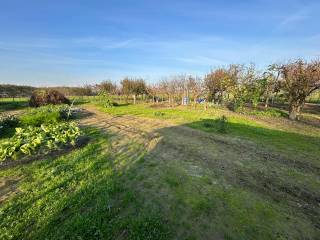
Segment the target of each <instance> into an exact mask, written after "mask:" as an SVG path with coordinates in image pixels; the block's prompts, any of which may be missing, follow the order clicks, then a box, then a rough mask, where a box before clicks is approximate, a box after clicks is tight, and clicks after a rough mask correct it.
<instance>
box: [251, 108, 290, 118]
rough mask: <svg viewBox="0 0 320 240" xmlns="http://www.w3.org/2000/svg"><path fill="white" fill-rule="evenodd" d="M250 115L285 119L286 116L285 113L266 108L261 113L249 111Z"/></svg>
mask: <svg viewBox="0 0 320 240" xmlns="http://www.w3.org/2000/svg"><path fill="white" fill-rule="evenodd" d="M250 114H253V115H257V116H267V117H287V114H286V113H285V112H283V111H281V110H279V109H275V108H268V109H265V110H263V111H259V110H254V111H251V112H250Z"/></svg>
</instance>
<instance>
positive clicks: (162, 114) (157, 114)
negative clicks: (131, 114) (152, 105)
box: [154, 111, 165, 117]
mask: <svg viewBox="0 0 320 240" xmlns="http://www.w3.org/2000/svg"><path fill="white" fill-rule="evenodd" d="M154 115H155V116H157V117H161V116H164V115H165V113H164V112H159V111H157V112H154Z"/></svg>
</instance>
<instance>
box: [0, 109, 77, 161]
mask: <svg viewBox="0 0 320 240" xmlns="http://www.w3.org/2000/svg"><path fill="white" fill-rule="evenodd" d="M72 118H73V114H72V111H71V108H70V107H69V106H67V105H59V106H54V105H48V106H42V107H39V108H30V109H28V110H26V111H25V113H23V114H22V115H20V116H18V117H16V116H13V115H3V116H1V118H0V138H1V145H0V162H1V161H4V160H13V159H17V158H19V157H22V156H25V155H33V154H38V153H48V152H50V151H52V150H56V149H60V148H63V147H64V146H66V145H69V144H71V145H75V143H76V140H77V138H78V137H79V136H80V129H79V127H78V126H77V124H76V122H74V121H71V120H72Z"/></svg>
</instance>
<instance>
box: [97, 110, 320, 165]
mask: <svg viewBox="0 0 320 240" xmlns="http://www.w3.org/2000/svg"><path fill="white" fill-rule="evenodd" d="M98 108H99V110H101V111H104V112H107V113H109V114H113V115H117V116H122V115H134V116H140V117H148V118H155V119H159V120H161V119H163V120H169V121H172V122H174V123H178V124H186V125H187V126H189V127H192V128H195V129H199V130H202V131H206V132H212V133H217V132H219V129H220V128H219V127H218V125H219V123H217V122H216V121H217V119H219V118H221V117H222V116H226V117H227V125H226V128H227V129H228V130H227V134H228V135H229V136H233V137H238V138H242V139H247V140H250V141H254V142H255V143H258V144H261V145H264V146H265V147H266V148H269V149H270V151H271V150H277V151H282V152H283V153H286V154H288V155H291V156H299V157H306V156H307V157H311V158H313V159H314V160H316V161H319V156H320V148H319V147H318V146H319V145H320V128H318V127H314V126H309V125H307V124H303V123H292V122H291V121H289V120H287V119H285V118H282V117H267V116H250V115H244V114H239V113H234V112H231V111H228V110H227V109H223V108H211V109H208V110H207V111H204V110H203V109H202V108H198V109H194V108H183V107H178V108H156V109H155V108H152V107H150V105H120V106H117V107H113V108H102V107H98ZM214 122H216V123H214ZM211 123H213V124H211ZM208 125H210V126H208Z"/></svg>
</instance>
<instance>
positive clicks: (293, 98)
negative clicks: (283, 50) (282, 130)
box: [278, 59, 320, 120]
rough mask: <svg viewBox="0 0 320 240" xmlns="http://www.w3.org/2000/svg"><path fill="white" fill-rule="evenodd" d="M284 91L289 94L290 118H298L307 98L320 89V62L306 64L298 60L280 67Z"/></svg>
mask: <svg viewBox="0 0 320 240" xmlns="http://www.w3.org/2000/svg"><path fill="white" fill-rule="evenodd" d="M278 71H279V73H280V75H281V77H282V83H283V84H282V89H283V90H284V91H285V93H286V94H287V98H288V103H289V118H290V119H291V120H295V119H297V118H298V116H299V114H300V111H301V108H302V107H303V105H304V103H305V101H306V98H307V97H308V96H309V95H310V94H311V93H312V92H314V91H315V90H317V89H319V88H320V61H319V60H314V61H311V62H306V61H304V60H302V59H298V60H296V61H293V62H289V63H287V64H282V65H280V66H278Z"/></svg>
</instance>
